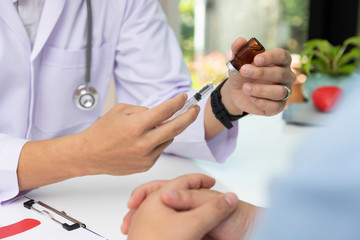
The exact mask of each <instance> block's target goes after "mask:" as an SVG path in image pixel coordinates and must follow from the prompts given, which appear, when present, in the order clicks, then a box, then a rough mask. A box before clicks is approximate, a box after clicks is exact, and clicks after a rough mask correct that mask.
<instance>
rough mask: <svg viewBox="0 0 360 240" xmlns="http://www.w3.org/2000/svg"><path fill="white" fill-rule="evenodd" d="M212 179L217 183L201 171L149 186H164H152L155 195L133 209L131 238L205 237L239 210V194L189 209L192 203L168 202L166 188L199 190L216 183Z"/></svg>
mask: <svg viewBox="0 0 360 240" xmlns="http://www.w3.org/2000/svg"><path fill="white" fill-rule="evenodd" d="M211 181H212V182H213V179H211V178H208V177H207V176H205V175H200V174H199V175H188V176H183V177H180V178H177V179H175V180H174V181H170V182H166V183H165V182H163V184H160V185H158V184H154V185H149V187H150V188H153V187H155V186H161V187H160V188H158V189H157V190H155V189H152V190H153V191H152V192H151V194H149V195H147V196H146V198H145V199H143V201H142V202H141V205H140V206H139V207H138V208H137V210H136V211H133V212H132V214H131V217H130V215H128V219H129V220H130V218H131V225H129V226H128V228H127V229H128V232H129V235H128V239H130V240H131V239H135V240H136V239H149V240H152V239H154V240H155V239H157V240H159V239H160V240H161V239H175V240H177V239H179V240H180V239H181V240H186V239H189V240H190V239H191V240H195V239H204V237H205V236H206V235H207V233H208V232H210V231H211V230H212V229H214V228H215V227H216V226H218V225H219V224H221V222H222V221H223V220H224V219H226V218H227V217H229V216H231V214H232V213H233V212H234V211H235V210H236V209H237V203H238V198H237V197H236V195H235V194H233V193H226V194H219V195H216V196H213V197H211V198H209V199H204V202H203V204H201V205H199V206H197V207H194V208H191V209H188V207H189V206H190V205H188V206H186V208H187V210H186V211H179V209H180V208H179V209H175V208H171V207H169V206H167V205H165V204H164V202H163V201H162V200H161V198H162V197H163V196H162V195H163V193H162V191H164V190H165V191H166V190H169V189H172V188H174V187H177V188H180V189H199V188H202V187H209V186H210V185H208V183H211V184H212V182H211ZM146 191H147V190H146ZM143 193H144V192H143ZM148 193H150V191H149V192H148ZM183 203H185V202H183ZM164 226H166V227H164ZM123 228H124V225H123Z"/></svg>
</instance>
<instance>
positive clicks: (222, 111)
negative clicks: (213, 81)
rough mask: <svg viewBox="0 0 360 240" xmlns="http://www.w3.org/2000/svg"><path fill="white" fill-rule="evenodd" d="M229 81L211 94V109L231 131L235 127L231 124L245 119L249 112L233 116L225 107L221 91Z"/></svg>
mask: <svg viewBox="0 0 360 240" xmlns="http://www.w3.org/2000/svg"><path fill="white" fill-rule="evenodd" d="M226 81H227V79H226V80H224V81H223V82H222V83H221V84H220V85H219V86H218V87H217V88H215V90H214V91H213V92H212V93H211V101H210V102H211V108H212V111H213V113H214V115H215V117H216V118H217V119H218V120H219V121H220V122H221V123H222V125H224V126H225V127H226V128H227V129H230V128H232V127H233V124H232V123H231V122H233V121H237V120H239V119H240V118H242V117H245V116H246V115H248V113H247V112H244V113H243V114H241V115H231V114H230V113H229V112H228V111H227V110H226V108H225V105H224V104H223V102H222V100H221V93H220V90H221V88H222V86H223V85H224V83H225V82H226Z"/></svg>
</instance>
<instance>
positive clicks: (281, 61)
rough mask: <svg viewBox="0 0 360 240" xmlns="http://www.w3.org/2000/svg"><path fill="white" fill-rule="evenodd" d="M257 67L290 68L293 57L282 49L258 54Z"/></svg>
mask: <svg viewBox="0 0 360 240" xmlns="http://www.w3.org/2000/svg"><path fill="white" fill-rule="evenodd" d="M254 63H255V64H256V65H257V66H273V65H277V66H287V67H288V66H290V64H291V55H290V54H289V53H288V52H287V51H286V50H284V49H282V48H275V49H271V50H269V51H266V52H263V53H261V54H258V55H256V56H255V58H254Z"/></svg>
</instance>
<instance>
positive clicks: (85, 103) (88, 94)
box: [74, 85, 99, 110]
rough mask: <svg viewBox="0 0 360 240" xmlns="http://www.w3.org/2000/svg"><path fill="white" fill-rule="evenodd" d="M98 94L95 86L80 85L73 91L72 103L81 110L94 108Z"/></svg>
mask: <svg viewBox="0 0 360 240" xmlns="http://www.w3.org/2000/svg"><path fill="white" fill-rule="evenodd" d="M98 100H99V95H98V93H97V92H96V90H95V88H93V87H90V86H86V85H81V86H79V87H78V88H77V89H76V91H75V93H74V103H75V105H76V106H77V107H78V108H79V109H81V110H91V109H94V108H95V107H96V105H97V103H98Z"/></svg>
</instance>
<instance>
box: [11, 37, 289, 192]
mask: <svg viewBox="0 0 360 240" xmlns="http://www.w3.org/2000/svg"><path fill="white" fill-rule="evenodd" d="M245 43H246V40H245V39H243V38H239V39H237V40H236V41H235V42H234V43H233V45H232V49H233V51H234V52H235V50H236V49H238V48H240V47H241V46H242V45H243V44H245ZM290 63H291V57H290V55H289V54H288V53H287V52H286V51H285V50H283V49H273V50H270V51H268V52H265V53H262V54H259V55H258V56H256V57H255V60H254V63H253V64H248V65H244V66H243V67H242V68H241V70H240V73H239V74H236V75H233V74H230V76H229V80H228V81H227V82H226V83H225V84H224V86H223V88H222V89H221V94H222V100H223V103H224V105H225V107H226V109H227V110H228V111H229V112H230V113H231V114H233V115H240V114H242V113H243V111H246V112H248V113H253V114H259V115H265V116H271V115H275V114H277V113H279V112H280V111H282V110H283V109H284V107H285V103H286V102H285V101H282V100H281V99H283V98H284V97H285V96H286V91H285V89H284V87H282V86H281V85H286V86H288V87H289V88H291V86H292V84H293V83H294V81H295V75H294V74H293V73H292V71H291V69H290ZM185 98H186V97H185V95H184V94H181V95H180V96H177V97H175V98H174V99H171V100H169V101H166V102H164V103H163V104H160V105H159V106H156V107H154V108H152V109H147V108H145V107H139V106H133V105H127V104H118V105H116V106H115V107H114V108H113V109H112V110H111V111H110V112H109V113H107V114H106V115H105V116H103V117H102V118H101V119H99V120H98V121H97V122H95V123H94V124H93V125H92V126H91V127H90V128H88V129H86V130H85V131H83V132H80V133H77V134H73V135H69V136H65V137H60V138H56V139H48V140H42V141H30V142H27V143H26V144H25V145H24V147H23V149H22V151H21V153H20V157H19V163H18V169H17V176H18V183H19V189H20V190H28V189H33V188H37V187H41V186H44V185H48V184H52V183H55V182H59V181H63V180H66V179H69V178H73V177H79V176H84V175H94V174H110V175H126V174H132V173H138V172H144V171H147V170H148V169H150V168H151V167H152V166H153V165H154V164H155V162H156V160H157V159H158V158H159V156H160V154H161V153H162V152H163V151H164V149H165V148H166V147H167V146H168V145H169V144H170V143H171V142H172V141H173V139H174V137H175V136H177V135H178V134H180V133H181V132H182V131H184V130H185V129H186V127H188V126H189V125H190V124H191V123H192V122H193V121H195V119H196V117H197V115H198V112H199V108H198V107H194V108H192V109H190V110H189V111H187V112H186V113H184V114H183V115H181V116H179V117H178V118H176V119H174V120H172V121H168V122H166V120H167V119H168V118H170V117H171V116H172V115H173V114H174V113H175V112H177V111H178V110H179V109H181V107H182V106H183V105H184V101H185ZM204 111H205V113H204V114H205V115H204V117H205V118H204V119H205V122H204V126H205V139H206V140H210V139H212V138H214V137H215V136H216V135H217V134H219V133H220V132H221V131H223V130H224V126H223V125H222V124H221V123H220V122H219V121H218V120H217V119H216V118H215V116H214V114H213V113H212V109H211V105H210V102H209V101H208V102H207V104H206V107H205V110H204Z"/></svg>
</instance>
